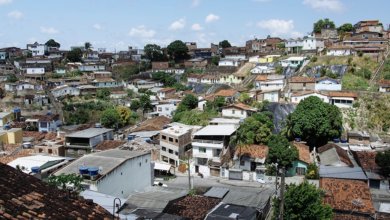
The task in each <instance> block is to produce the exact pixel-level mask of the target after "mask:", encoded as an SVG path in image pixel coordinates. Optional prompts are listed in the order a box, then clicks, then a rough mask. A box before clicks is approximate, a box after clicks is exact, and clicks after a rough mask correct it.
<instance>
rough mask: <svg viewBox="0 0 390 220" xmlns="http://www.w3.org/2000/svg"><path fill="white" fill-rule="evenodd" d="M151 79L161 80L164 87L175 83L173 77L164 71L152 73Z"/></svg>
mask: <svg viewBox="0 0 390 220" xmlns="http://www.w3.org/2000/svg"><path fill="white" fill-rule="evenodd" d="M152 79H154V80H158V81H160V82H162V83H163V84H164V86H166V87H172V86H173V85H174V84H175V83H177V80H176V79H175V77H174V76H172V75H171V74H169V73H166V72H157V73H153V74H152Z"/></svg>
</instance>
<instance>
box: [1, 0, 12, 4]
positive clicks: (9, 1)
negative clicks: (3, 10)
mask: <svg viewBox="0 0 390 220" xmlns="http://www.w3.org/2000/svg"><path fill="white" fill-rule="evenodd" d="M12 2H13V0H0V5H6V4H10V3H12Z"/></svg>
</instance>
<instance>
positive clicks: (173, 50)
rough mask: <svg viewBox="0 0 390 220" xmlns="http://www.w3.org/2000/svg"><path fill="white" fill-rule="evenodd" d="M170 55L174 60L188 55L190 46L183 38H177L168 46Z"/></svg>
mask: <svg viewBox="0 0 390 220" xmlns="http://www.w3.org/2000/svg"><path fill="white" fill-rule="evenodd" d="M167 50H168V54H169V56H170V57H171V58H172V59H174V60H180V59H184V58H187V57H188V54H187V53H188V48H187V46H186V44H185V43H184V42H183V41H181V40H175V41H173V42H172V43H170V44H169V45H168V47H167Z"/></svg>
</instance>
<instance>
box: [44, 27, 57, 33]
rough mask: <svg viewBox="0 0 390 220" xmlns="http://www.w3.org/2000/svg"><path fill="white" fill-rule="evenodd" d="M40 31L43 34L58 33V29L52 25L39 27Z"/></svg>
mask: <svg viewBox="0 0 390 220" xmlns="http://www.w3.org/2000/svg"><path fill="white" fill-rule="evenodd" d="M41 32H42V33H44V34H58V33H59V31H58V30H57V29H55V28H53V27H41Z"/></svg>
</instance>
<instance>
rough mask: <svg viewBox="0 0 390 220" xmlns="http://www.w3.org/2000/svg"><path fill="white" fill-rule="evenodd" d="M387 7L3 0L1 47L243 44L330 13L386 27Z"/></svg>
mask: <svg viewBox="0 0 390 220" xmlns="http://www.w3.org/2000/svg"><path fill="white" fill-rule="evenodd" d="M389 8H390V1H389V0H370V1H368V0H111V1H109V0H0V17H1V22H0V47H6V46H18V47H21V48H25V47H26V44H27V43H34V42H35V41H38V42H42V43H44V42H46V41H47V40H48V39H50V38H53V39H55V40H56V41H58V42H60V43H61V45H62V46H61V48H62V49H68V48H69V47H70V46H73V45H83V43H84V42H86V41H89V42H91V43H92V45H93V47H94V48H100V47H104V48H107V49H108V50H110V51H114V50H123V49H126V48H127V46H136V47H143V45H145V44H147V43H156V44H159V45H161V46H166V45H168V44H169V43H170V42H172V41H173V40H177V39H180V40H183V41H196V42H197V43H198V45H200V46H203V47H206V46H209V45H210V43H211V42H214V43H218V42H219V41H221V40H223V39H228V40H229V41H230V42H231V43H232V44H233V45H236V46H242V45H244V44H245V41H246V40H248V39H251V38H253V37H254V36H256V37H257V38H263V37H266V36H267V35H272V36H280V37H283V38H290V37H296V36H302V35H304V34H307V33H308V32H310V31H311V30H312V26H313V23H314V22H315V21H317V20H318V19H320V18H326V17H327V18H330V19H332V20H333V21H335V23H336V25H341V24H343V23H346V22H349V23H352V24H354V23H356V22H357V21H359V20H364V19H379V20H380V21H381V22H382V23H383V24H384V25H386V26H387V25H388V24H390V20H389V18H390V17H389V16H386V15H387V11H388V9H389Z"/></svg>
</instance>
